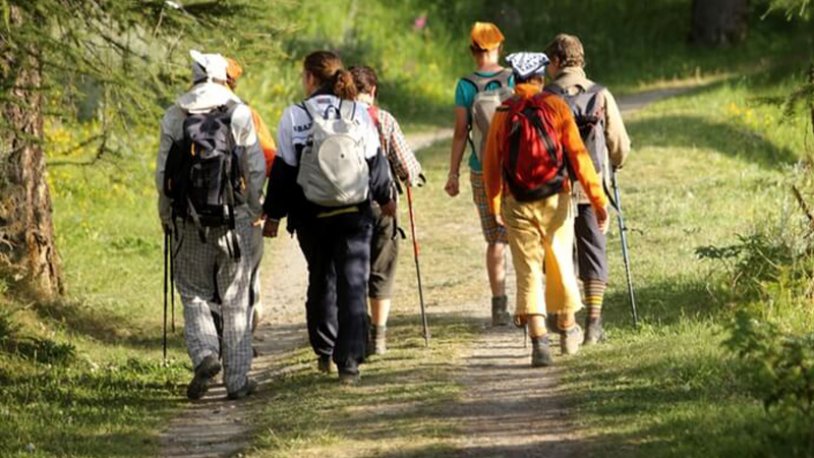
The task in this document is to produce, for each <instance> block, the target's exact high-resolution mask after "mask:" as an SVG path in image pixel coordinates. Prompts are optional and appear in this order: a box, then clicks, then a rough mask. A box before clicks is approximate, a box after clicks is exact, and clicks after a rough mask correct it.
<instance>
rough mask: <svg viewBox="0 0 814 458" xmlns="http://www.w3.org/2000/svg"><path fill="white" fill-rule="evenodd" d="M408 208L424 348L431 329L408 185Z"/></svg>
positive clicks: (411, 193) (411, 196) (427, 343)
mask: <svg viewBox="0 0 814 458" xmlns="http://www.w3.org/2000/svg"><path fill="white" fill-rule="evenodd" d="M407 208H408V209H409V213H410V234H412V236H413V257H414V258H415V274H416V278H417V279H418V300H419V303H420V304H421V326H422V328H423V330H424V346H426V347H429V346H430V328H429V326H427V312H426V310H425V308H424V290H423V289H422V288H421V267H420V266H419V264H418V252H419V249H418V240H417V239H416V232H415V215H414V213H413V188H412V186H410V185H409V184H407Z"/></svg>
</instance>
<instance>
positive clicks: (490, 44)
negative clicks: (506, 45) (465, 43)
mask: <svg viewBox="0 0 814 458" xmlns="http://www.w3.org/2000/svg"><path fill="white" fill-rule="evenodd" d="M469 36H470V37H471V38H472V44H473V45H475V46H477V47H478V48H480V49H485V50H487V51H490V50H492V49H496V48H498V47H499V46H500V44H501V43H503V40H504V39H505V38H504V37H503V34H502V33H500V29H499V28H497V26H496V25H494V24H492V23H491V22H476V23H475V25H473V26H472V31H471V32H470V33H469Z"/></svg>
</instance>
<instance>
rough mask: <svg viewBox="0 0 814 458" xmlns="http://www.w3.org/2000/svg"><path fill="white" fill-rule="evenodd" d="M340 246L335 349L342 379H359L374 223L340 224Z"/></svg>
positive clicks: (345, 220)
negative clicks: (337, 329)
mask: <svg viewBox="0 0 814 458" xmlns="http://www.w3.org/2000/svg"><path fill="white" fill-rule="evenodd" d="M335 228H336V231H335V234H336V237H337V243H336V245H335V249H334V251H333V253H332V255H333V261H334V264H335V266H336V274H337V275H336V293H337V308H338V323H339V333H338V335H337V340H336V348H335V349H334V355H333V360H334V362H335V363H336V365H337V367H338V369H339V374H340V379H342V377H343V374H344V375H345V376H347V377H348V379H349V380H351V379H356V378H358V374H359V364H361V363H362V362H363V361H364V358H365V353H366V345H367V326H368V320H367V313H366V308H367V301H366V299H367V279H368V275H369V269H370V238H371V236H372V223H371V222H370V221H369V220H367V218H365V217H361V218H360V217H358V216H356V215H348V216H346V217H344V218H340V219H338V220H337V221H336V227H335Z"/></svg>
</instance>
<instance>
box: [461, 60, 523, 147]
mask: <svg viewBox="0 0 814 458" xmlns="http://www.w3.org/2000/svg"><path fill="white" fill-rule="evenodd" d="M511 76H512V71H511V70H509V69H505V70H503V71H501V72H500V73H498V74H497V75H494V76H491V77H485V76H481V75H478V74H477V73H473V74H471V75H469V76H467V77H465V78H463V79H464V80H465V81H468V82H470V83H471V84H472V85H473V86H475V88H476V89H477V91H478V92H477V93H476V94H475V99H474V100H473V101H472V108H471V109H470V113H471V115H472V122H471V124H470V136H469V143H470V145H472V149H473V150H474V151H475V156H477V158H478V161H481V162H482V158H483V150H484V149H485V148H486V137H487V136H488V134H489V125H490V124H492V118H493V117H494V116H495V110H496V109H497V107H499V106H500V104H501V103H503V102H504V101H505V100H506V99H508V98H510V97H512V96H513V95H514V90H513V89H512V88H510V87H509V78H511ZM495 85H497V88H494V89H488V90H487V89H486V88H487V87H494V86H495Z"/></svg>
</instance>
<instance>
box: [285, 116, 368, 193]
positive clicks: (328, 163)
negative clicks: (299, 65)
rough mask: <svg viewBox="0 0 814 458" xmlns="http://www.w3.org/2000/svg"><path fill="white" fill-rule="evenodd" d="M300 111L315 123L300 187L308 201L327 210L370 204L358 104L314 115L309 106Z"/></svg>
mask: <svg viewBox="0 0 814 458" xmlns="http://www.w3.org/2000/svg"><path fill="white" fill-rule="evenodd" d="M300 108H302V109H303V110H305V113H306V114H307V115H308V117H309V118H310V119H311V122H312V126H313V127H312V129H311V138H310V140H309V142H308V144H307V145H306V146H305V148H304V149H303V151H302V154H301V156H300V170H299V172H297V184H299V185H300V186H301V187H302V190H303V192H304V193H305V198H306V199H308V200H309V201H310V202H313V203H315V204H317V205H321V206H323V207H344V206H348V205H354V204H359V203H362V202H364V201H365V200H367V198H368V192H369V181H370V171H369V170H368V165H367V160H366V159H365V150H366V144H365V132H366V129H368V128H369V127H368V126H366V125H364V124H362V123H361V121H360V120H358V119H354V114H355V112H356V103H349V104H343V102H342V101H341V100H340V102H339V107H338V108H337V107H334V106H329V107H328V108H327V109H326V110H325V113H323V114H320V113H316V114H314V113H313V112H312V108H313V107H310V108H309V103H308V102H304V103H302V104H301V105H300Z"/></svg>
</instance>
